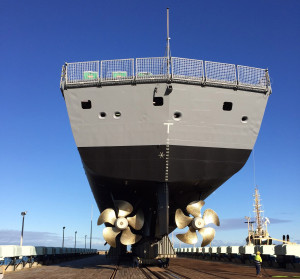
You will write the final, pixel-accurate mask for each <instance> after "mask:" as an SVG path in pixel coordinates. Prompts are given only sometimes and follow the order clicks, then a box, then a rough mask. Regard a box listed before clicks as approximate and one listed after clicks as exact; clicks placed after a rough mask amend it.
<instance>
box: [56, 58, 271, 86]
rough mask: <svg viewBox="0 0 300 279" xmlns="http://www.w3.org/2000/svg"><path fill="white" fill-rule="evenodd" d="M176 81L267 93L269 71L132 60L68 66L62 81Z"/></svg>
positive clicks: (81, 83) (80, 83)
mask: <svg viewBox="0 0 300 279" xmlns="http://www.w3.org/2000/svg"><path fill="white" fill-rule="evenodd" d="M172 80H174V81H177V82H186V83H197V84H202V85H213V86H218V85H219V86H225V87H236V88H249V89H254V90H255V89H257V90H263V91H268V90H269V88H270V80H269V75H268V70H266V69H259V68H253V67H247V66H241V65H234V64H227V63H219V62H211V61H203V60H196V59H188V58H179V57H172V58H171V59H170V60H169V61H168V59H167V57H151V58H136V59H133V58H130V59H115V60H103V61H88V62H76V63H66V64H65V66H63V69H62V76H61V82H63V83H64V84H65V85H66V87H72V86H92V85H95V84H102V83H103V84H105V83H124V82H137V83H138V82H140V83H143V82H144V83H146V82H151V81H157V82H159V81H172Z"/></svg>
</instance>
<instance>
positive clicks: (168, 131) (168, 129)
mask: <svg viewBox="0 0 300 279" xmlns="http://www.w3.org/2000/svg"><path fill="white" fill-rule="evenodd" d="M173 124H174V123H169V122H166V123H164V125H167V126H168V128H167V134H170V125H171V126H172V125H173Z"/></svg>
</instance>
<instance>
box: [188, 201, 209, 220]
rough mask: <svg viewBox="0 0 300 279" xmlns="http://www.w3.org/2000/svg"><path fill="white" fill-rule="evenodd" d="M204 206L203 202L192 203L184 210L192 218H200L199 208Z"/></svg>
mask: <svg viewBox="0 0 300 279" xmlns="http://www.w3.org/2000/svg"><path fill="white" fill-rule="evenodd" d="M204 204H205V202H204V201H193V202H191V203H189V204H188V205H187V207H186V210H187V212H188V213H189V214H191V215H193V216H194V217H200V216H201V208H202V206H203V205H204Z"/></svg>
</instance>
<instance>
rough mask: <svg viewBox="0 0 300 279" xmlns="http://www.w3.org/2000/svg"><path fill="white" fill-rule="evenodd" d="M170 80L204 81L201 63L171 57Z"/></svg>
mask: <svg viewBox="0 0 300 279" xmlns="http://www.w3.org/2000/svg"><path fill="white" fill-rule="evenodd" d="M172 78H173V79H180V80H193V81H199V82H202V81H203V79H204V67H203V61H202V60H195V59H187V58H179V57H172Z"/></svg>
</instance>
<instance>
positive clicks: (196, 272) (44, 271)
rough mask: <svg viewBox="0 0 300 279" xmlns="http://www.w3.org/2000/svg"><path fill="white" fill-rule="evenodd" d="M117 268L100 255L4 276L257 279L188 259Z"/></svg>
mask: <svg viewBox="0 0 300 279" xmlns="http://www.w3.org/2000/svg"><path fill="white" fill-rule="evenodd" d="M115 268H116V264H113V263H110V261H109V260H108V259H106V258H105V256H103V255H97V256H92V257H88V258H84V259H78V260H73V261H68V262H63V263H60V264H56V265H50V266H40V267H37V268H28V269H23V270H19V271H15V272H9V273H6V274H5V275H4V279H40V278H41V279H44V278H46V279H71V278H74V279H75V278H76V279H98V278H101V279H111V278H115V279H127V278H128V279H129V278H130V279H131V278H132V279H143V278H148V279H149V278H160V279H164V278H166V279H170V278H173V279H180V278H184V279H188V278H190V279H192V278H197V279H198V278H199V279H202V278H203V279H215V278H223V279H229V278H234V279H235V278H256V275H255V267H254V266H246V265H238V264H232V263H224V262H215V261H203V260H196V259H186V258H176V259H171V260H170V266H169V268H168V269H162V268H158V267H149V269H145V268H142V269H139V268H132V267H131V266H130V263H127V264H126V263H124V264H122V263H121V265H120V266H119V268H118V270H117V271H115ZM151 271H152V273H151ZM262 271H263V277H273V276H285V277H286V276H288V278H297V277H298V276H299V277H298V278H300V272H293V271H286V270H283V269H269V268H267V269H265V270H262Z"/></svg>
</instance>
